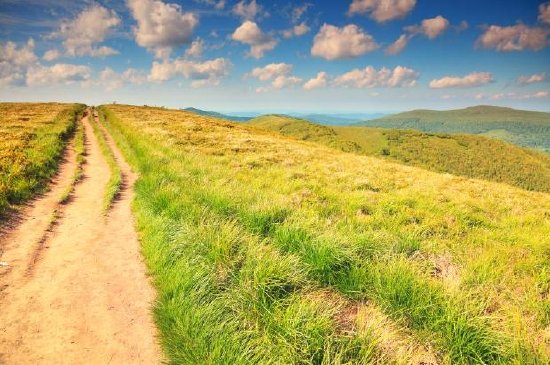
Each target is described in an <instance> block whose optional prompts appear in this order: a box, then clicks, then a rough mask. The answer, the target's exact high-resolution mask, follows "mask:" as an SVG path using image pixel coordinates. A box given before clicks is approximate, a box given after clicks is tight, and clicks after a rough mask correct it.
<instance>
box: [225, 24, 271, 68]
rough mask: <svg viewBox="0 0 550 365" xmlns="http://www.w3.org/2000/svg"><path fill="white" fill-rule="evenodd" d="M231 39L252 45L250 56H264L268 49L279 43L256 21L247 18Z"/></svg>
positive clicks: (257, 57)
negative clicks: (263, 30)
mask: <svg viewBox="0 0 550 365" xmlns="http://www.w3.org/2000/svg"><path fill="white" fill-rule="evenodd" d="M231 39H233V40H235V41H238V42H241V43H245V44H248V45H250V51H249V53H248V54H249V56H252V57H254V58H256V59H259V58H262V57H263V56H264V53H265V52H266V51H271V50H272V49H273V48H275V46H276V45H277V40H276V39H275V38H273V37H271V36H270V35H269V34H266V33H264V32H262V30H261V29H260V27H258V25H257V24H256V23H254V22H253V21H250V20H246V21H245V22H244V23H242V24H241V25H240V26H239V27H238V28H237V29H235V32H233V34H232V35H231Z"/></svg>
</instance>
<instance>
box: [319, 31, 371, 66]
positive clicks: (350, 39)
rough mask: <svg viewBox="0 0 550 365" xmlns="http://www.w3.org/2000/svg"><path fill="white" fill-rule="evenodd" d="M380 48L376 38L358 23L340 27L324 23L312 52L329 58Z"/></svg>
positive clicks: (357, 54) (353, 54) (348, 55)
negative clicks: (364, 30)
mask: <svg viewBox="0 0 550 365" xmlns="http://www.w3.org/2000/svg"><path fill="white" fill-rule="evenodd" d="M377 48H378V44H377V43H376V41H375V40H374V38H373V37H372V36H371V35H370V34H368V33H366V32H363V30H362V29H361V28H359V27H358V26H357V25H354V24H349V25H346V26H345V27H342V28H338V27H335V26H334V25H329V24H324V25H323V26H322V27H321V29H320V30H319V33H317V35H316V36H315V39H314V40H313V46H312V47H311V54H312V55H313V56H316V57H322V58H324V59H327V60H337V59H342V58H353V57H358V56H361V55H363V54H365V53H368V52H371V51H373V50H375V49H377Z"/></svg>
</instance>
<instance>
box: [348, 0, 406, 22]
mask: <svg viewBox="0 0 550 365" xmlns="http://www.w3.org/2000/svg"><path fill="white" fill-rule="evenodd" d="M415 5H416V0H353V2H352V3H351V5H350V6H349V10H348V14H349V15H353V14H365V13H370V17H371V18H372V19H374V20H376V21H377V22H379V23H382V22H386V21H388V20H392V19H398V18H404V17H405V16H406V15H407V14H408V13H409V12H410V11H411V10H412V9H413V8H414V6H415Z"/></svg>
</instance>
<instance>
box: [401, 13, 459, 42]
mask: <svg viewBox="0 0 550 365" xmlns="http://www.w3.org/2000/svg"><path fill="white" fill-rule="evenodd" d="M449 26H450V23H449V21H448V20H447V19H445V18H444V17H442V16H441V15H438V16H436V17H435V18H430V19H424V20H422V22H421V23H420V25H411V26H409V27H405V30H406V31H408V32H409V33H413V34H424V35H425V36H426V37H428V38H429V39H434V38H437V37H438V36H440V35H441V34H443V33H444V32H445V31H446V30H447V29H449Z"/></svg>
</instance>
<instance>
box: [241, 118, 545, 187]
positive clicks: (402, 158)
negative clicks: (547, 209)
mask: <svg viewBox="0 0 550 365" xmlns="http://www.w3.org/2000/svg"><path fill="white" fill-rule="evenodd" d="M248 124H249V125H251V126H254V127H256V128H261V129H266V130H271V131H276V132H279V133H281V134H283V135H286V136H291V137H294V138H298V139H302V140H308V141H312V142H317V143H321V144H324V145H327V146H329V147H333V148H337V149H340V150H342V151H345V152H354V153H358V154H363V155H376V156H380V157H385V158H389V159H392V160H395V161H399V162H401V163H405V164H408V165H412V166H419V167H423V168H427V169H430V170H432V171H437V172H446V173H451V174H454V175H462V176H467V177H475V178H480V179H486V180H493V181H498V182H505V183H508V184H511V185H515V186H519V187H522V188H524V189H528V190H538V191H546V192H548V191H550V156H549V155H547V154H543V153H539V152H535V151H531V150H527V149H524V148H520V147H517V146H514V145H511V144H508V143H504V142H501V141H498V140H494V139H489V138H485V137H482V136H476V135H463V134H455V135H448V134H440V135H434V134H427V133H422V132H417V131H411V130H398V129H381V128H365V127H329V126H321V125H317V124H314V123H311V122H308V121H306V120H303V119H295V118H291V117H287V116H283V115H265V116H261V117H257V118H254V119H252V120H250V121H249V122H248Z"/></svg>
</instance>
